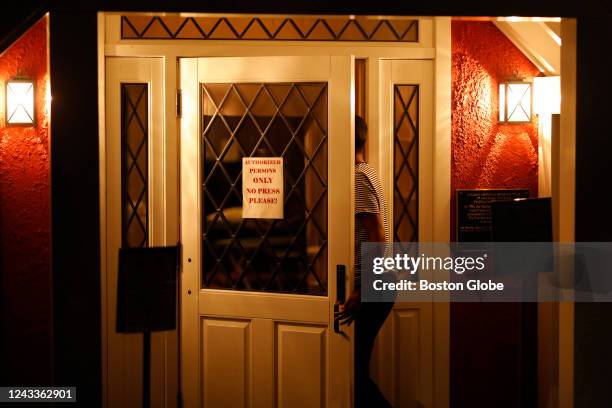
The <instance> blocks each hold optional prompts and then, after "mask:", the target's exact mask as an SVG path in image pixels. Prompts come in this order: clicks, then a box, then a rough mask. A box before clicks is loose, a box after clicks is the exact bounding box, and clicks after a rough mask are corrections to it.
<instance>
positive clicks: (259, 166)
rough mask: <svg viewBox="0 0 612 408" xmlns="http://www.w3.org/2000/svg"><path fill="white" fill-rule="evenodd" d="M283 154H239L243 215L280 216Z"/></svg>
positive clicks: (244, 216)
mask: <svg viewBox="0 0 612 408" xmlns="http://www.w3.org/2000/svg"><path fill="white" fill-rule="evenodd" d="M283 194H284V193H283V158H282V157H243V158H242V218H267V219H282V218H283V208H284V205H283V204H284V203H283V197H284V195H283Z"/></svg>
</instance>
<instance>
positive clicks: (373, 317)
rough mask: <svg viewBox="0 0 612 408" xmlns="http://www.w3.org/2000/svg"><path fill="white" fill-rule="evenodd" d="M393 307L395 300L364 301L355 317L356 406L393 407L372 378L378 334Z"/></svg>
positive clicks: (358, 407)
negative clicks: (372, 359)
mask: <svg viewBox="0 0 612 408" xmlns="http://www.w3.org/2000/svg"><path fill="white" fill-rule="evenodd" d="M392 308H393V302H384V303H383V302H376V303H368V302H363V303H362V304H361V310H360V312H359V314H358V316H357V317H356V318H355V408H386V407H391V404H389V402H388V401H387V400H386V398H385V397H384V395H383V394H382V393H381V392H380V390H379V389H378V386H377V385H376V384H375V383H374V381H372V379H371V378H370V358H371V357H372V349H373V348H374V340H376V335H377V334H378V331H379V330H380V328H381V327H382V325H383V323H384V322H385V320H386V319H387V316H388V315H389V312H391V309H392Z"/></svg>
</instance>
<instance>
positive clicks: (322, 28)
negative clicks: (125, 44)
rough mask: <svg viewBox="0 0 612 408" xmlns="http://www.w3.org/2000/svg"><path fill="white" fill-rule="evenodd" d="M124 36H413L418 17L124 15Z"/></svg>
mask: <svg viewBox="0 0 612 408" xmlns="http://www.w3.org/2000/svg"><path fill="white" fill-rule="evenodd" d="M121 38H122V39H124V40H144V39H148V40H160V39H172V40H272V41H375V42H380V41H383V42H417V41H419V22H418V20H417V19H415V18H410V17H399V16H398V17H376V16H290V17H286V16H239V15H233V16H222V15H210V16H194V17H187V16H179V15H163V16H161V15H160V16H151V15H134V14H129V15H123V16H121Z"/></svg>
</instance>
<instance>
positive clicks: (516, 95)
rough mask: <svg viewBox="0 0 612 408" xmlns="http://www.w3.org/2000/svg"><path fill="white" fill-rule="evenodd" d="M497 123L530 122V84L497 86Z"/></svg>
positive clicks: (519, 83) (508, 83)
mask: <svg viewBox="0 0 612 408" xmlns="http://www.w3.org/2000/svg"><path fill="white" fill-rule="evenodd" d="M499 121H500V122H505V123H524V122H530V121H531V84H530V83H528V82H504V83H501V84H499Z"/></svg>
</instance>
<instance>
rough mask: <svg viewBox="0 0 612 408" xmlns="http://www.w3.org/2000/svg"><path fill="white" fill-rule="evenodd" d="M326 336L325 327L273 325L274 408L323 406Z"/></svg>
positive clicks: (324, 398) (312, 407) (324, 396)
mask: <svg viewBox="0 0 612 408" xmlns="http://www.w3.org/2000/svg"><path fill="white" fill-rule="evenodd" d="M326 336H327V328H326V327H318V326H302V325H294V324H284V323H278V324H277V325H276V336H275V337H276V359H275V360H276V375H275V378H276V404H277V407H279V408H301V407H303V408H314V407H324V406H325V400H326V386H325V385H326V382H327V380H326V372H327V364H326V343H327V342H326Z"/></svg>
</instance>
